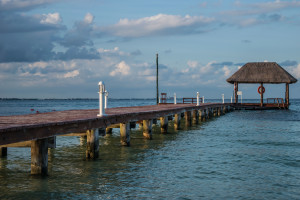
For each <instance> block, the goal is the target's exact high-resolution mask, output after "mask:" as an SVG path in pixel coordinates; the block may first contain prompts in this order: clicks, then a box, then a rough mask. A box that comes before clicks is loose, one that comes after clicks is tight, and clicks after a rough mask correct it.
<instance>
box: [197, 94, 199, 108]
mask: <svg viewBox="0 0 300 200" xmlns="http://www.w3.org/2000/svg"><path fill="white" fill-rule="evenodd" d="M199 100H200V93H199V92H197V106H200V101H199Z"/></svg>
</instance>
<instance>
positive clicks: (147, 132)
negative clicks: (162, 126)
mask: <svg viewBox="0 0 300 200" xmlns="http://www.w3.org/2000/svg"><path fill="white" fill-rule="evenodd" d="M152 124H153V121H152V119H151V120H143V136H144V137H145V138H147V139H150V140H152Z"/></svg>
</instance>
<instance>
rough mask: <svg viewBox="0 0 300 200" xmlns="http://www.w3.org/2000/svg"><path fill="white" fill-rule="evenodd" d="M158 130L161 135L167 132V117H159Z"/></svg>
mask: <svg viewBox="0 0 300 200" xmlns="http://www.w3.org/2000/svg"><path fill="white" fill-rule="evenodd" d="M160 130H161V133H163V134H165V133H167V132H168V116H165V117H160Z"/></svg>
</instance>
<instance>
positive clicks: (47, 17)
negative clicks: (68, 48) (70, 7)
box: [41, 12, 62, 24]
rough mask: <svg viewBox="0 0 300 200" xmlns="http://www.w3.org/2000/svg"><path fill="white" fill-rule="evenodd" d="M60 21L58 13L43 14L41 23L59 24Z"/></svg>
mask: <svg viewBox="0 0 300 200" xmlns="http://www.w3.org/2000/svg"><path fill="white" fill-rule="evenodd" d="M61 21H62V19H61V17H60V15H59V13H57V12H56V13H49V14H43V16H42V20H41V23H42V24H59V23H60V22H61Z"/></svg>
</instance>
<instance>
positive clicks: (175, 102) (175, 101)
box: [174, 93, 177, 104]
mask: <svg viewBox="0 0 300 200" xmlns="http://www.w3.org/2000/svg"><path fill="white" fill-rule="evenodd" d="M174 104H177V100H176V93H174Z"/></svg>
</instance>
